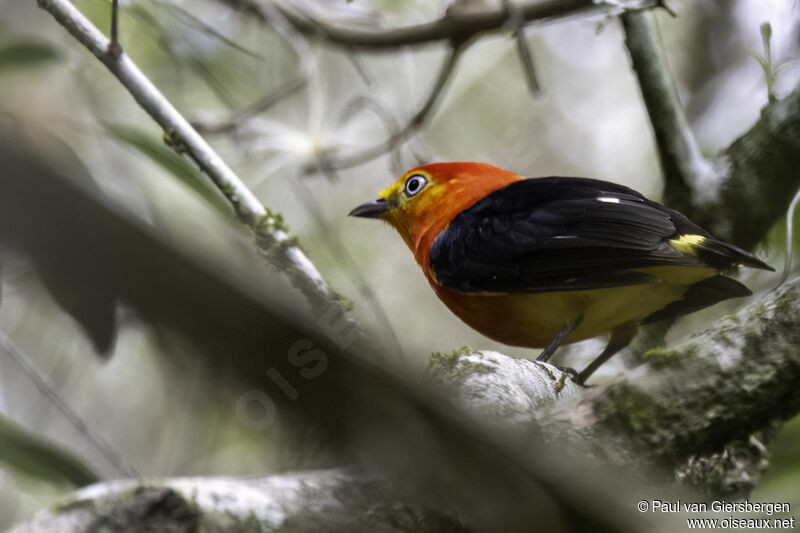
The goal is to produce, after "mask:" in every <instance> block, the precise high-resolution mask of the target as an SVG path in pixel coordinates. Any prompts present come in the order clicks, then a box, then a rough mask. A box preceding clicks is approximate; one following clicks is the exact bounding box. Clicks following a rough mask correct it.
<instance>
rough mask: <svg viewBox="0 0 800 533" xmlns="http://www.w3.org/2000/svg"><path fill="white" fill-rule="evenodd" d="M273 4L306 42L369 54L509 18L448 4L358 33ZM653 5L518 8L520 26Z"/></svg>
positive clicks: (568, 2)
mask: <svg viewBox="0 0 800 533" xmlns="http://www.w3.org/2000/svg"><path fill="white" fill-rule="evenodd" d="M222 1H224V2H225V3H227V4H228V5H230V6H232V7H233V8H234V9H239V10H242V11H246V12H247V13H250V14H252V15H254V16H256V17H259V18H261V17H262V16H263V15H262V10H263V7H262V6H261V5H260V3H258V2H255V1H253V0H222ZM272 3H273V5H274V6H275V7H277V8H278V9H280V11H281V12H282V13H283V14H284V16H285V17H286V18H287V20H289V22H291V23H292V24H293V25H294V26H295V28H297V30H298V31H299V32H301V33H303V34H305V35H308V36H310V37H318V38H320V39H324V40H325V41H328V42H330V43H333V44H336V45H340V46H344V47H355V48H365V49H366V48H368V49H372V50H380V49H391V48H398V47H402V46H412V45H420V44H426V43H432V42H438V41H450V42H455V43H461V42H466V41H468V40H470V39H472V38H474V37H476V36H478V35H480V34H482V33H486V32H491V31H499V30H503V29H505V28H504V27H505V24H506V22H507V21H508V18H509V14H508V11H507V10H506V8H505V6H503V5H499V6H495V5H491V6H489V7H481V8H477V9H473V8H471V7H470V8H463V7H461V6H460V5H459V4H458V3H455V4H453V5H452V6H451V7H450V8H449V9H448V10H447V11H446V12H445V14H444V15H442V16H441V17H439V18H438V19H435V20H432V21H429V22H423V23H420V24H413V25H409V26H403V27H399V28H374V29H369V30H365V29H361V28H353V27H348V26H346V25H344V24H330V23H327V22H323V21H322V20H320V19H319V18H317V17H315V16H314V15H313V14H312V13H309V12H307V11H304V10H301V9H300V8H298V7H297V6H295V5H292V4H289V3H287V2H283V1H279V0H273V2H272ZM657 5H658V2H657V1H655V0H621V1H603V0H544V1H539V2H530V3H526V4H522V5H520V6H519V7H518V13H519V17H520V18H521V20H522V21H523V23H525V24H528V23H531V22H545V21H550V20H554V19H558V18H563V17H568V16H572V15H578V14H584V13H588V12H600V13H602V12H611V13H618V12H620V11H624V10H628V9H630V10H639V9H649V8H652V7H656V6H657Z"/></svg>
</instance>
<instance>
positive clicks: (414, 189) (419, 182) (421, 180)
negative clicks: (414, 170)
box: [405, 174, 428, 196]
mask: <svg viewBox="0 0 800 533" xmlns="http://www.w3.org/2000/svg"><path fill="white" fill-rule="evenodd" d="M427 184H428V180H426V179H425V177H424V176H420V175H419V174H415V175H413V176H411V177H410V178H408V179H407V180H406V189H405V193H406V196H414V195H415V194H417V193H418V192H419V191H421V190H422V188H423V187H425V185H427Z"/></svg>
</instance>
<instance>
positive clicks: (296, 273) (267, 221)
mask: <svg viewBox="0 0 800 533" xmlns="http://www.w3.org/2000/svg"><path fill="white" fill-rule="evenodd" d="M37 1H38V4H39V6H40V7H41V8H42V9H44V10H46V11H47V12H48V13H50V14H51V15H52V16H53V17H54V18H55V19H56V21H58V23H59V24H61V25H62V26H63V27H64V28H65V29H66V30H67V31H69V32H70V34H72V35H73V37H75V38H76V39H78V41H80V42H81V43H82V44H83V45H84V46H86V47H87V48H88V49H89V50H90V51H91V52H92V53H93V54H94V55H95V56H96V57H97V58H98V59H99V60H100V61H101V62H103V64H105V65H106V67H108V69H109V70H110V71H111V72H112V73H113V74H114V75H115V76H116V77H117V79H119V81H120V83H122V85H123V86H124V87H125V88H126V89H127V90H128V92H129V93H130V94H131V95H132V96H133V97H134V99H136V102H137V103H138V104H139V105H140V106H141V107H142V109H144V110H145V111H146V112H147V113H148V114H149V115H150V116H151V117H152V118H153V120H155V121H156V122H157V123H158V124H159V126H161V128H162V129H163V130H164V132H165V134H166V135H165V138H166V139H167V140H168V141H169V142H170V143H171V144H172V146H173V147H174V148H176V149H177V150H179V151H180V152H184V153H186V154H188V155H189V157H191V158H192V159H193V160H194V161H195V163H197V165H198V166H199V167H200V169H201V170H202V171H203V172H204V173H205V174H206V175H207V176H208V177H209V178H210V179H211V181H212V182H213V183H214V185H216V186H217V188H218V189H219V190H220V191H221V192H222V194H223V195H224V196H225V198H227V200H228V201H229V202H230V203H231V205H232V206H233V208H234V211H235V212H236V214H237V215H238V217H239V219H240V220H241V221H242V223H244V224H245V225H247V226H249V227H250V228H252V229H253V230H254V231H255V233H256V237H257V243H258V247H259V250H260V251H262V252H264V253H267V254H269V255H270V257H271V258H272V259H273V260H277V261H278V262H279V263H280V264H281V266H282V267H284V268H285V270H286V273H287V275H288V277H289V279H290V281H291V282H292V284H293V285H294V286H295V288H297V289H298V290H299V291H300V292H301V293H302V294H303V295H304V296H305V298H306V299H307V300H308V301H309V303H310V304H311V305H312V307H314V308H315V309H317V310H320V309H328V308H330V307H331V306H336V308H339V309H340V306H339V305H338V303H337V302H339V301H340V297H339V296H338V295H337V294H336V293H335V292H334V291H333V290H332V289H331V288H330V287H328V285H327V283H326V282H325V280H324V279H323V278H322V275H321V274H320V273H319V271H318V270H317V268H316V267H315V266H314V264H313V263H312V262H311V261H310V260H309V259H308V257H306V255H305V254H304V253H303V252H302V251H301V250H300V248H298V247H297V246H296V245H294V244H292V241H291V239H290V236H289V233H288V229H287V228H286V227H285V226H283V225H282V223H281V222H280V218H279V217H278V216H276V215H275V214H273V213H272V212H271V211H269V210H267V209H266V208H265V207H264V205H263V204H262V203H261V202H260V201H259V200H258V198H256V197H255V195H254V194H253V193H252V192H251V191H250V189H248V188H247V186H246V185H245V184H244V183H243V182H242V181H241V179H239V177H238V176H237V175H236V174H235V173H234V172H233V170H231V168H230V167H229V166H228V165H227V164H226V163H225V162H224V161H223V160H222V158H221V157H220V156H219V155H218V154H217V153H216V152H215V151H214V149H213V148H211V146H210V145H209V144H208V143H207V142H206V141H205V139H203V137H202V136H201V135H200V134H199V133H197V131H196V130H195V129H194V128H192V126H191V125H190V124H189V122H188V121H187V120H186V119H185V118H184V117H183V115H181V114H180V113H179V112H178V111H177V110H176V109H175V108H174V107H173V106H172V104H171V103H170V102H169V101H168V100H167V99H166V98H165V97H164V95H163V94H161V92H160V91H159V90H158V89H157V88H156V87H155V86H154V85H153V84H152V82H151V81H150V80H149V79H148V78H147V76H145V75H144V74H143V73H142V71H141V70H140V69H139V67H137V66H136V64H135V63H134V62H133V61H132V60H131V59H130V57H128V56H127V55H126V54H124V53H122V54H121V55H120V56H119V57H115V56H113V55H111V54H109V53H108V47H109V41H108V39H106V37H105V36H104V35H103V34H102V33H101V32H100V30H98V29H97V27H95V26H94V25H93V24H92V23H91V22H90V21H89V20H88V19H87V18H86V17H85V16H84V15H83V14H82V13H81V12H80V11H79V10H78V9H76V8H75V6H73V5H72V4H71V3H70V2H69V1H67V0H37ZM341 313H344V312H343V311H341ZM343 316H345V315H343ZM346 318H347V320H348V321H351V322H352V319H351V318H350V317H349V316H346Z"/></svg>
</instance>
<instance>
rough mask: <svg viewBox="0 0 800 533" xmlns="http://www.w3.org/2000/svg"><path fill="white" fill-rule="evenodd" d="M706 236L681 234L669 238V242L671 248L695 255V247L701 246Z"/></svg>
mask: <svg viewBox="0 0 800 533" xmlns="http://www.w3.org/2000/svg"><path fill="white" fill-rule="evenodd" d="M704 242H706V238H705V237H703V236H702V235H695V234H687V235H681V236H680V237H678V238H677V239H670V241H669V243H670V244H671V245H672V247H673V248H675V249H676V250H678V251H679V252H683V253H685V254H692V255H697V253H696V252H695V248H697V247H699V246H702V245H703V243H704Z"/></svg>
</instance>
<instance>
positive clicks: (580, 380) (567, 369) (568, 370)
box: [556, 366, 590, 389]
mask: <svg viewBox="0 0 800 533" xmlns="http://www.w3.org/2000/svg"><path fill="white" fill-rule="evenodd" d="M556 368H557V369H559V370H560V371H562V372H563V373H565V374H566V375H567V376H569V379H571V380H572V381H573V382H574V383H575V384H576V385H578V386H580V387H583V388H584V389H588V388H589V387H590V385H586V384H585V383H584V380H585V378H584V377H583V376H581V374H580V372H578V371H577V370H575V369H574V368H572V367H571V366H557V367H556Z"/></svg>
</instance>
